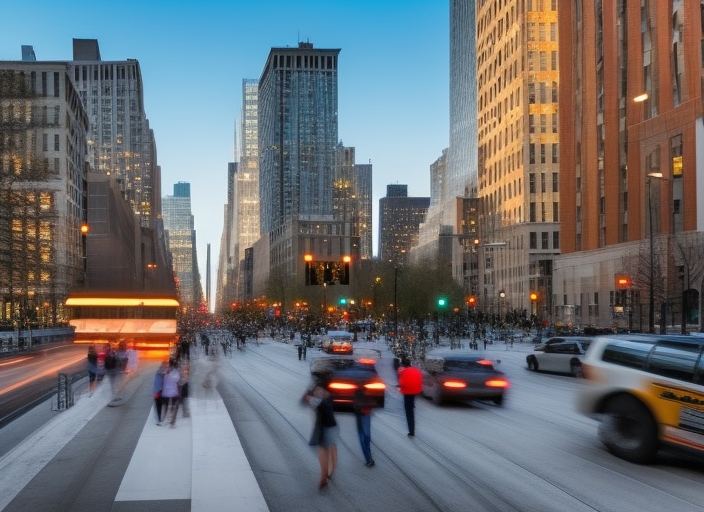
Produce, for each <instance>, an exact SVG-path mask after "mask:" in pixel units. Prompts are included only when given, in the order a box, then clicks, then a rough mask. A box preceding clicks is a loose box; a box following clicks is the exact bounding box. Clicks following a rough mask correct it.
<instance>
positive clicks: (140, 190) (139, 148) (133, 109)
mask: <svg viewBox="0 0 704 512" xmlns="http://www.w3.org/2000/svg"><path fill="white" fill-rule="evenodd" d="M69 65H70V67H71V77H72V80H73V82H74V84H75V87H76V89H77V90H78V93H79V95H80V97H81V101H82V102H83V105H84V106H85V109H86V113H87V114H88V120H89V124H90V128H89V133H88V163H89V164H90V167H91V170H92V171H94V172H100V173H103V174H109V175H112V176H114V177H115V180H116V182H117V183H118V185H119V186H120V188H121V190H122V192H123V193H124V196H125V199H127V201H129V203H130V205H131V206H132V209H133V211H134V212H135V213H136V214H138V215H139V216H140V219H141V224H142V226H145V227H149V228H154V226H155V222H156V220H157V218H158V213H159V210H158V205H157V207H155V204H154V202H155V201H158V200H159V199H160V198H161V187H160V177H159V173H160V170H159V169H158V168H157V166H156V147H155V142H154V134H153V132H152V130H150V128H149V121H148V119H147V116H146V113H145V110H144V87H143V84H142V72H141V69H140V66H139V62H138V61H137V60H135V59H127V60H124V61H103V60H101V57H100V48H99V46H98V41H97V40H95V39H74V40H73V61H71V62H70V63H69Z"/></svg>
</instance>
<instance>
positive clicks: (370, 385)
mask: <svg viewBox="0 0 704 512" xmlns="http://www.w3.org/2000/svg"><path fill="white" fill-rule="evenodd" d="M364 387H365V388H366V389H373V390H379V389H386V384H384V383H383V382H369V383H367V384H365V385H364Z"/></svg>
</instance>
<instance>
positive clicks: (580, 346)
mask: <svg viewBox="0 0 704 512" xmlns="http://www.w3.org/2000/svg"><path fill="white" fill-rule="evenodd" d="M548 341H550V340H548ZM591 342H592V338H585V337H570V338H565V339H564V341H559V342H556V343H546V345H545V349H544V350H542V351H537V352H534V353H532V354H529V355H528V356H526V364H527V365H528V369H529V370H531V371H534V372H537V371H543V372H553V373H569V374H571V375H574V376H575V377H579V376H580V375H581V372H582V357H583V356H584V354H585V353H586V352H587V349H588V348H589V345H590V344H591Z"/></svg>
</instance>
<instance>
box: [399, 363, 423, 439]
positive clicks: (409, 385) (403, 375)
mask: <svg viewBox="0 0 704 512" xmlns="http://www.w3.org/2000/svg"><path fill="white" fill-rule="evenodd" d="M398 388H399V391H401V394H402V395H403V407H404V409H405V411H406V422H407V423H408V437H414V436H415V435H416V418H415V411H414V409H415V407H416V396H417V395H419V394H420V392H421V391H422V390H423V375H422V374H421V373H420V370H419V369H418V368H415V367H413V366H411V360H410V359H409V358H408V357H407V356H404V357H403V359H401V367H400V368H399V369H398Z"/></svg>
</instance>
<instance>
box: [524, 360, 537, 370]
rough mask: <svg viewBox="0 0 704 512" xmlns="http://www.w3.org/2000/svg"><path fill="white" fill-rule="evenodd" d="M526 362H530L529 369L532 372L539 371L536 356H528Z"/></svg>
mask: <svg viewBox="0 0 704 512" xmlns="http://www.w3.org/2000/svg"><path fill="white" fill-rule="evenodd" d="M526 362H527V363H528V369H529V370H530V371H532V372H537V371H538V360H537V359H536V358H535V356H528V358H527V359H526Z"/></svg>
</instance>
